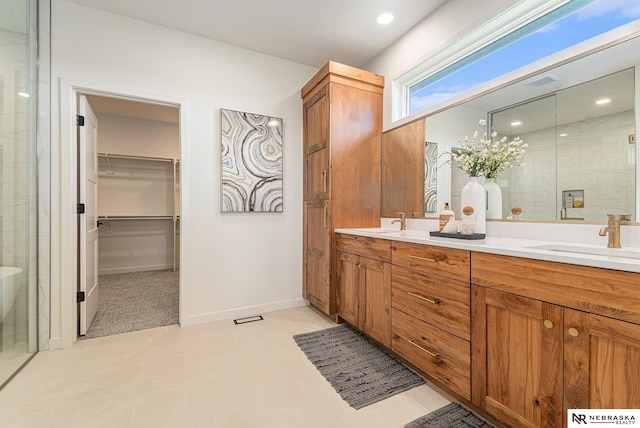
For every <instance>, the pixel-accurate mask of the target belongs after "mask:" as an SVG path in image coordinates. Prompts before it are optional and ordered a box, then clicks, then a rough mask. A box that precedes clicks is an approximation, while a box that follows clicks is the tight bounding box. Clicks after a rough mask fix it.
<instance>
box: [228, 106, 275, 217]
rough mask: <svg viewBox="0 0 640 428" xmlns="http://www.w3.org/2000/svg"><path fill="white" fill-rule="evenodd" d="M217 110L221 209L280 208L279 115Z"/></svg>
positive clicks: (252, 210) (260, 209)
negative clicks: (220, 153)
mask: <svg viewBox="0 0 640 428" xmlns="http://www.w3.org/2000/svg"><path fill="white" fill-rule="evenodd" d="M220 111H221V116H222V117H221V127H220V129H221V142H222V207H221V210H222V212H223V213H228V212H282V210H283V198H282V135H283V129H282V128H283V123H282V119H280V118H277V117H271V116H263V115H260V114H253V113H244V112H240V111H234V110H226V109H221V110H220Z"/></svg>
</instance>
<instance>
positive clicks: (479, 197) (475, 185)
mask: <svg viewBox="0 0 640 428" xmlns="http://www.w3.org/2000/svg"><path fill="white" fill-rule="evenodd" d="M460 205H461V206H462V208H464V207H466V206H467V205H469V206H471V207H473V212H474V213H475V214H476V220H477V225H476V233H487V220H486V218H487V217H486V215H487V195H486V192H485V190H484V186H483V185H482V183H480V179H479V178H478V177H471V179H470V180H469V182H468V183H467V184H465V185H464V187H463V188H462V197H461V199H460Z"/></svg>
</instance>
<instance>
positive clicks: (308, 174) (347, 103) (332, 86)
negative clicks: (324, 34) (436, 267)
mask: <svg viewBox="0 0 640 428" xmlns="http://www.w3.org/2000/svg"><path fill="white" fill-rule="evenodd" d="M383 88H384V77H382V76H378V75H376V74H374V73H369V72H366V71H364V70H359V69H356V68H353V67H349V66H346V65H343V64H338V63H335V62H331V61H330V62H329V63H327V64H326V65H325V66H324V67H323V68H322V69H321V70H320V71H319V72H318V73H317V74H316V75H315V76H314V77H313V78H312V79H311V80H310V81H309V82H308V83H307V84H306V85H305V86H304V87H303V88H302V91H301V96H302V101H303V139H304V153H305V159H304V174H303V176H304V185H303V189H304V195H303V197H304V200H305V201H306V202H310V201H330V213H329V214H328V215H329V217H330V219H331V220H330V222H329V224H328V227H324V223H321V222H319V221H315V220H314V219H317V218H318V215H316V216H315V217H314V219H312V220H314V221H306V220H307V219H310V216H308V215H306V214H305V222H304V225H303V228H304V235H305V237H316V236H319V235H321V234H324V235H326V237H325V239H324V240H323V242H329V247H328V248H323V250H322V257H325V256H327V257H328V260H329V265H328V266H329V267H328V270H327V269H326V260H327V259H325V258H322V260H320V253H318V252H317V248H316V247H315V246H313V245H307V244H308V242H309V241H306V240H305V252H304V260H303V263H304V268H303V269H304V279H303V280H304V284H303V289H304V293H303V296H304V297H305V298H306V299H308V300H309V302H310V303H311V304H312V305H313V306H314V307H315V308H317V309H319V310H320V311H322V312H324V313H325V314H327V315H330V316H334V315H335V313H336V290H335V287H336V281H337V274H336V270H335V269H336V264H337V262H338V261H337V258H336V250H335V242H334V233H333V230H334V229H337V228H346V227H377V226H380V217H381V207H380V204H381V197H382V195H381V181H382V173H381V168H382V166H381V157H382V156H381V151H382V92H383ZM305 210H306V208H305ZM310 229H314V230H310ZM325 251H326V252H325Z"/></svg>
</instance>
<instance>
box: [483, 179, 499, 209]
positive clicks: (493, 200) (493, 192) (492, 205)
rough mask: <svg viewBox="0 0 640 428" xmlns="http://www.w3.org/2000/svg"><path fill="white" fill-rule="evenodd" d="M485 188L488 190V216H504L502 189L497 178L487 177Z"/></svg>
mask: <svg viewBox="0 0 640 428" xmlns="http://www.w3.org/2000/svg"><path fill="white" fill-rule="evenodd" d="M484 190H486V192H487V218H502V189H500V186H498V183H496V179H495V178H489V179H487V180H486V181H485V183H484Z"/></svg>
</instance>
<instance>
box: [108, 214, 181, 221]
mask: <svg viewBox="0 0 640 428" xmlns="http://www.w3.org/2000/svg"><path fill="white" fill-rule="evenodd" d="M98 219H99V220H173V216H170V215H155V216H154V215H150V216H108V215H105V216H98Z"/></svg>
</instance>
